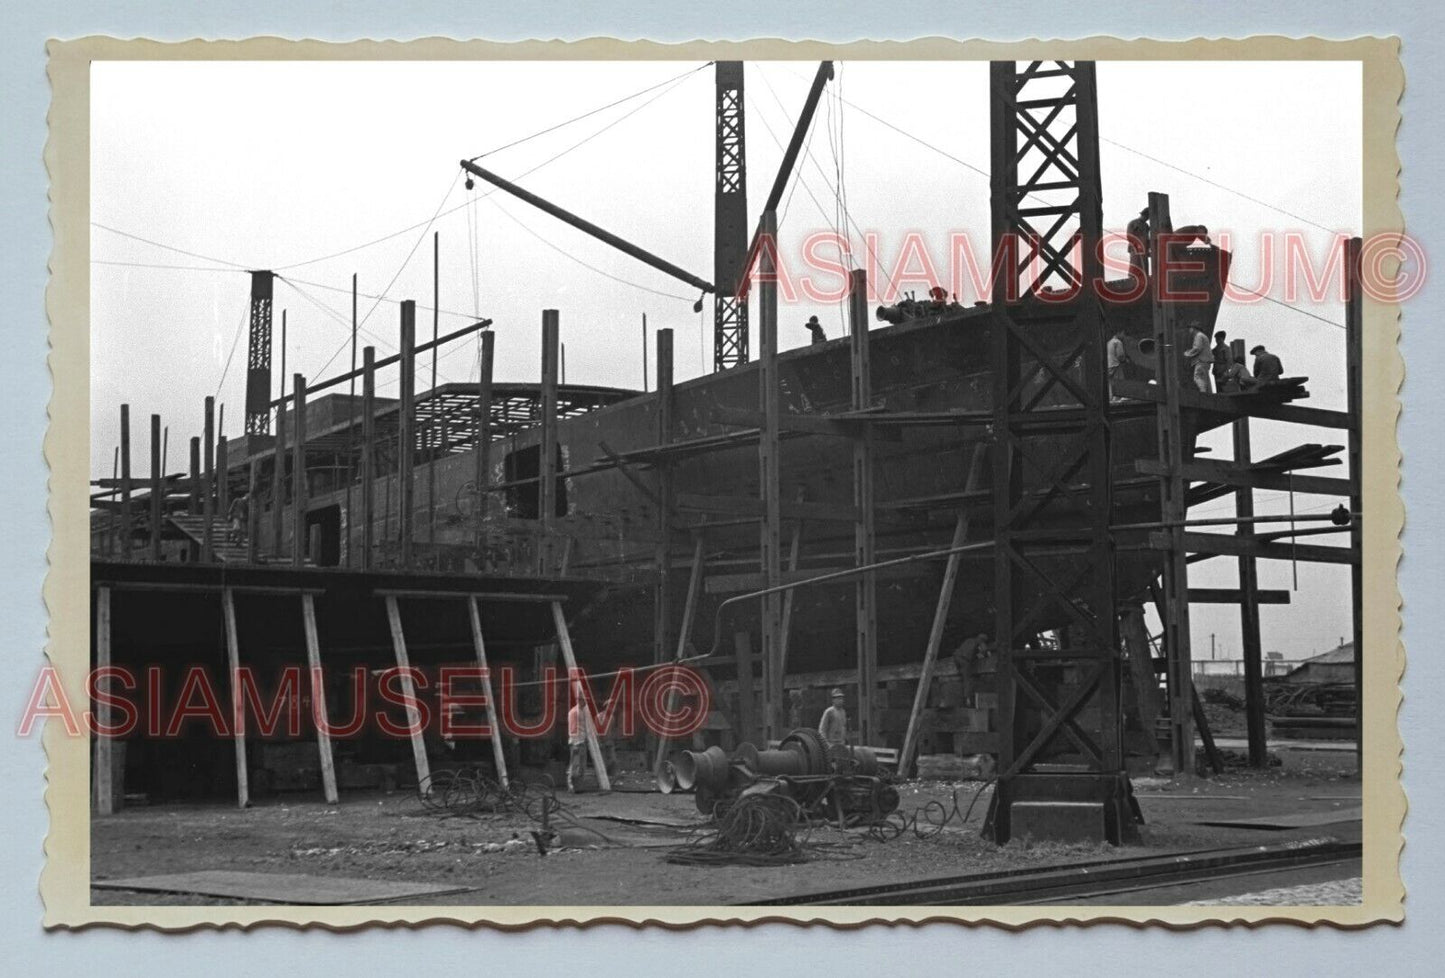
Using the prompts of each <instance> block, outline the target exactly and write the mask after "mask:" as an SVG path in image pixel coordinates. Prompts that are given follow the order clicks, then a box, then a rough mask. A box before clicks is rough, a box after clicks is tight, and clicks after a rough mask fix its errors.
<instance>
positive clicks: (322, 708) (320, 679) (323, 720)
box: [301, 593, 340, 805]
mask: <svg viewBox="0 0 1445 978" xmlns="http://www.w3.org/2000/svg"><path fill="white" fill-rule="evenodd" d="M301 623H302V626H303V627H304V628H305V630H306V666H307V668H308V669H309V670H310V673H311V718H312V721H313V722H314V723H315V725H316V751H317V753H318V754H319V755H320V758H321V791H322V793H323V794H324V795H325V797H326V803H327V804H328V805H334V804H336V803H337V801H339V800H340V796H338V795H337V793H336V764H335V762H334V761H333V760H332V757H331V717H330V715H329V714H328V713H327V709H326V674H325V673H324V672H322V671H321V643H320V641H318V639H317V637H316V597H315V595H312V594H310V593H303V594H302V595H301Z"/></svg>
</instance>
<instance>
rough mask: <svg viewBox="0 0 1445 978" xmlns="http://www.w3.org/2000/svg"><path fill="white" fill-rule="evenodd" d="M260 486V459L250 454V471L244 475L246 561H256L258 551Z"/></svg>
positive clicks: (249, 562)
mask: <svg viewBox="0 0 1445 978" xmlns="http://www.w3.org/2000/svg"><path fill="white" fill-rule="evenodd" d="M260 488H261V459H260V457H259V456H256V455H252V456H251V466H250V471H249V472H248V473H247V476H246V563H248V564H254V563H256V558H257V556H258V554H259V552H260V547H259V543H258V541H257V539H256V537H258V536H259V535H260V530H261V507H260V505H259V504H258V502H257V496H256V493H257V492H258V491H259V490H260Z"/></svg>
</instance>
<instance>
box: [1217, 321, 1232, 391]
mask: <svg viewBox="0 0 1445 978" xmlns="http://www.w3.org/2000/svg"><path fill="white" fill-rule="evenodd" d="M1213 353H1214V371H1213V372H1214V389H1215V390H1217V391H1218V390H1223V389H1224V387H1223V384H1224V378H1225V377H1226V376H1227V375H1228V374H1229V368H1230V367H1232V366H1234V351H1232V350H1231V349H1230V348H1229V343H1228V342H1227V341H1226V340H1225V333H1224V330H1222V329H1221V330H1220V331H1219V332H1217V333H1215V334H1214V350H1213Z"/></svg>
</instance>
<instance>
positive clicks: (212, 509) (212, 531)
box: [201, 397, 216, 564]
mask: <svg viewBox="0 0 1445 978" xmlns="http://www.w3.org/2000/svg"><path fill="white" fill-rule="evenodd" d="M203 438H204V440H203V442H202V443H201V452H202V453H203V464H204V468H205V475H204V478H205V482H204V483H203V484H202V486H201V507H202V509H203V511H204V516H205V520H206V522H205V524H204V525H203V527H202V529H201V560H202V561H203V562H204V563H207V564H209V563H210V562H211V561H213V560H215V559H216V528H215V527H214V526H212V524H213V523H214V522H215V516H216V399H215V398H214V397H208V398H206V418H205V434H204V435H203Z"/></svg>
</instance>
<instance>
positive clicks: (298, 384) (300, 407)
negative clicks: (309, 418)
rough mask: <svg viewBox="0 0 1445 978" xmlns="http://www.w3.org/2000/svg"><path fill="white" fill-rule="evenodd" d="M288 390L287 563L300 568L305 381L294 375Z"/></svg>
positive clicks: (302, 561)
mask: <svg viewBox="0 0 1445 978" xmlns="http://www.w3.org/2000/svg"><path fill="white" fill-rule="evenodd" d="M291 389H292V391H293V392H294V394H295V400H293V401H292V402H291V403H292V406H293V407H294V408H295V410H296V440H295V443H294V444H293V445H292V448H291V452H292V455H291V563H292V565H293V566H295V567H300V566H302V565H303V564H305V563H306V549H307V547H306V492H307V487H306V378H305V377H303V376H301V375H300V374H295V375H293V376H292V378H291Z"/></svg>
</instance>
